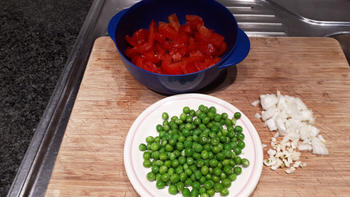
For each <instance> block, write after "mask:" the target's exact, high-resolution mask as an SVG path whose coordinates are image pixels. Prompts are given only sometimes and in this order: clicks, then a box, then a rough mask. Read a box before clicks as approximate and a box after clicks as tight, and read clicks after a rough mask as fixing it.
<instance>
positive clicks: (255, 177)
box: [124, 93, 263, 196]
mask: <svg viewBox="0 0 350 197" xmlns="http://www.w3.org/2000/svg"><path fill="white" fill-rule="evenodd" d="M189 98H191V99H193V98H195V99H198V100H206V101H209V102H214V103H215V104H216V105H221V107H224V108H225V109H231V110H230V111H234V112H237V111H238V112H240V113H241V115H242V116H241V118H240V120H241V122H242V123H243V125H244V127H245V128H248V133H249V135H250V136H251V138H252V141H253V142H254V143H253V145H254V147H255V148H254V152H255V154H254V155H255V162H254V163H253V165H254V167H253V169H254V170H253V171H252V173H251V174H250V175H249V180H248V182H246V183H245V185H244V187H243V188H242V189H241V191H240V192H239V193H238V195H236V196H249V195H250V194H251V193H252V192H253V191H254V189H255V188H256V185H257V184H258V182H259V179H260V176H261V172H262V167H263V151H262V144H261V140H260V137H259V135H258V132H257V131H256V129H255V127H254V126H253V124H252V123H251V121H250V120H249V119H248V118H247V116H246V115H245V114H244V113H243V112H242V111H240V110H239V109H238V108H236V107H235V106H233V105H232V104H230V103H228V102H226V101H224V100H222V99H219V98H217V97H214V96H210V95H206V94H198V93H188V94H178V95H174V96H169V97H166V98H163V99H161V100H159V101H157V102H155V103H153V104H152V105H150V106H149V107H147V108H146V109H145V110H144V111H143V112H142V113H141V114H140V115H139V116H138V117H137V118H136V120H135V121H134V122H133V124H132V125H131V127H130V129H129V132H128V134H127V137H126V140H125V143H124V167H125V170H126V173H127V176H128V178H129V180H130V182H131V184H132V186H133V187H134V189H135V190H136V192H137V193H138V194H139V195H140V196H154V195H152V193H151V192H149V191H148V190H147V188H146V187H145V186H144V185H143V184H142V182H141V181H140V180H139V178H138V177H137V175H136V173H135V170H134V169H133V165H132V161H131V160H132V157H131V156H130V155H131V152H132V148H133V146H132V142H133V141H132V139H133V138H134V137H135V135H136V131H137V127H138V126H139V125H140V123H141V122H142V120H143V119H144V118H145V117H146V116H147V115H148V114H149V113H152V112H153V111H155V110H156V109H157V108H158V107H160V106H162V105H164V104H166V103H167V102H176V101H177V100H183V99H189ZM137 147H138V146H137ZM251 165H252V163H251ZM169 196H171V195H170V194H169Z"/></svg>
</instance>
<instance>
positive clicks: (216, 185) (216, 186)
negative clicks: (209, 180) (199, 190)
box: [214, 183, 224, 192]
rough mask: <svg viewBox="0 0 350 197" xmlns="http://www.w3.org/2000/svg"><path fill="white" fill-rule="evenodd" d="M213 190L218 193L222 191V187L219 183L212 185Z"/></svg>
mask: <svg viewBox="0 0 350 197" xmlns="http://www.w3.org/2000/svg"><path fill="white" fill-rule="evenodd" d="M214 189H215V191H216V192H220V191H221V190H223V189H224V186H223V185H222V184H221V183H215V184H214Z"/></svg>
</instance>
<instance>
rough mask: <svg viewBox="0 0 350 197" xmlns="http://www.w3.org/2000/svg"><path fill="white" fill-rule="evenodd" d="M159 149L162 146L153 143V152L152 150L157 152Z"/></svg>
mask: <svg viewBox="0 0 350 197" xmlns="http://www.w3.org/2000/svg"><path fill="white" fill-rule="evenodd" d="M159 148H160V144H159V143H157V142H153V143H152V144H151V150H152V151H157V150H159Z"/></svg>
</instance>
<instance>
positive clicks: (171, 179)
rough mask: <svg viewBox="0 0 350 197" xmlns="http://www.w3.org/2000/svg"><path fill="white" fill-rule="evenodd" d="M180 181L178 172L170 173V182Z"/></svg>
mask: <svg viewBox="0 0 350 197" xmlns="http://www.w3.org/2000/svg"><path fill="white" fill-rule="evenodd" d="M179 181H180V176H179V175H178V174H172V175H171V176H170V182H171V183H177V182H179Z"/></svg>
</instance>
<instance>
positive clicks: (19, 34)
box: [0, 0, 92, 196]
mask: <svg viewBox="0 0 350 197" xmlns="http://www.w3.org/2000/svg"><path fill="white" fill-rule="evenodd" d="M91 3H92V0H79V1H70V0H50V1H43V0H6V1H0V196H6V194H7V192H8V190H9V188H10V186H11V183H12V181H13V179H14V177H15V175H16V172H17V169H18V167H19V165H20V163H21V161H22V159H23V156H24V154H25V152H26V150H27V147H28V145H29V143H30V141H31V139H32V136H33V134H34V132H35V128H36V126H37V124H38V122H39V120H40V118H41V116H42V114H43V112H44V110H45V107H46V105H47V103H48V101H49V99H50V96H51V94H52V91H53V90H54V87H55V85H56V82H57V79H58V77H59V75H60V73H61V71H62V69H63V67H64V66H65V63H66V60H67V58H68V55H69V53H70V51H71V49H72V46H73V44H74V42H75V40H76V38H77V36H78V33H79V30H80V28H81V26H82V24H83V21H84V18H85V16H86V15H87V13H88V11H89V7H90V5H91Z"/></svg>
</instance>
